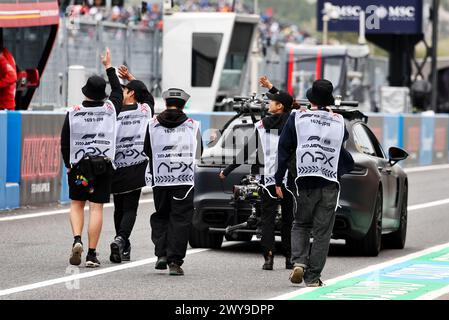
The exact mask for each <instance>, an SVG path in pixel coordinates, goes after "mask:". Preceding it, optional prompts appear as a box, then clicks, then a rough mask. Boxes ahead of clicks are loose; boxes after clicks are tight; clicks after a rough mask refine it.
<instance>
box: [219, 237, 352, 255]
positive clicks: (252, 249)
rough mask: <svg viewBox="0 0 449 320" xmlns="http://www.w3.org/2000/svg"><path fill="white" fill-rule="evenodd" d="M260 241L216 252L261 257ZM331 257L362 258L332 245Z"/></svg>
mask: <svg viewBox="0 0 449 320" xmlns="http://www.w3.org/2000/svg"><path fill="white" fill-rule="evenodd" d="M261 250H262V249H261V246H260V241H251V242H238V243H236V244H234V245H230V246H226V247H223V248H221V249H217V250H215V251H221V252H228V253H234V252H235V253H254V254H258V255H260V253H261ZM276 252H282V246H281V243H280V242H276ZM329 256H330V257H360V255H358V254H356V253H354V252H351V250H350V249H349V248H348V247H346V246H345V245H344V244H334V243H332V244H331V245H330V248H329Z"/></svg>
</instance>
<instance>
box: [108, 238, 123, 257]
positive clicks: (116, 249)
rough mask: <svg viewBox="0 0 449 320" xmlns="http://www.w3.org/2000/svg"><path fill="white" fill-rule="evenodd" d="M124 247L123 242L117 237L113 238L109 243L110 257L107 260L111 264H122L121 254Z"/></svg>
mask: <svg viewBox="0 0 449 320" xmlns="http://www.w3.org/2000/svg"><path fill="white" fill-rule="evenodd" d="M124 246H125V240H124V239H123V238H122V237H120V236H118V237H115V239H114V241H112V243H111V255H110V256H109V260H111V262H113V263H121V262H122V254H123V247H124Z"/></svg>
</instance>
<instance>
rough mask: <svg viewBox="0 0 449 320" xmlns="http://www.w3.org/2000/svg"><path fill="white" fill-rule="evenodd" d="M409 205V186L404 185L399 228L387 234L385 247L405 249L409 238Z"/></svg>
mask: <svg viewBox="0 0 449 320" xmlns="http://www.w3.org/2000/svg"><path fill="white" fill-rule="evenodd" d="M407 207H408V187H407V185H405V186H404V199H403V200H402V205H401V216H400V224H399V229H398V230H397V231H395V232H392V233H390V234H387V235H386V236H385V239H384V240H385V241H384V244H385V247H386V248H389V249H404V247H405V241H406V238H407V216H408V213H407Z"/></svg>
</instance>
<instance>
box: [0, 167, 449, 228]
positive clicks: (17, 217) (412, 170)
mask: <svg viewBox="0 0 449 320" xmlns="http://www.w3.org/2000/svg"><path fill="white" fill-rule="evenodd" d="M447 169H449V164H443V165H433V166H424V167H416V168H405V169H404V171H405V172H406V173H415V172H427V171H434V170H447ZM148 191H149V189H147V190H146V192H144V193H148ZM153 202H154V201H153V199H144V200H140V201H139V204H146V203H153ZM445 204H449V198H448V199H443V200H439V201H432V202H428V203H423V204H418V205H412V206H409V207H408V210H409V211H413V210H419V209H425V208H429V207H434V206H440V205H445ZM112 207H114V204H113V203H107V204H105V205H104V208H112ZM85 210H88V208H87V207H86V209H85ZM69 212H70V208H67V209H60V210H51V211H44V212H37V213H29V214H19V215H14V216H8V217H0V222H6V221H15V220H23V219H31V218H39V217H45V216H52V215H58V214H66V213H69ZM0 215H1V211H0Z"/></svg>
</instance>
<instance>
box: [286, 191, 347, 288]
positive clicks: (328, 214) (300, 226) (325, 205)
mask: <svg viewBox="0 0 449 320" xmlns="http://www.w3.org/2000/svg"><path fill="white" fill-rule="evenodd" d="M338 191H339V190H338V185H337V184H336V183H332V184H330V185H328V186H326V187H323V188H318V189H308V190H300V191H299V193H298V194H299V197H298V199H297V202H298V210H297V211H296V213H295V220H294V221H293V228H292V262H293V263H294V264H295V266H302V267H304V269H305V274H304V281H305V282H306V283H312V282H315V281H317V280H318V279H320V277H321V272H322V271H323V268H324V265H325V264H326V258H327V254H328V252H329V244H330V240H331V235H332V229H333V228H334V222H335V209H336V206H337V198H338ZM311 236H313V243H312V244H311V243H310V237H311Z"/></svg>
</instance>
